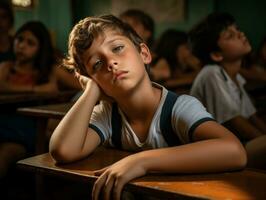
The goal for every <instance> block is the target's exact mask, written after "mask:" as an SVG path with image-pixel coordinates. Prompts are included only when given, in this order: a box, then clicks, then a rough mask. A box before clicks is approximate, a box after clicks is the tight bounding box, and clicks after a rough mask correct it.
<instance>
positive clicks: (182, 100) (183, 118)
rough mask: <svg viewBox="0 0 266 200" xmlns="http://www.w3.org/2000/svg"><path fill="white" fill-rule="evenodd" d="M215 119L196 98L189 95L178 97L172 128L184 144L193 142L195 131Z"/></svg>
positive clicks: (174, 108) (173, 113)
mask: <svg viewBox="0 0 266 200" xmlns="http://www.w3.org/2000/svg"><path fill="white" fill-rule="evenodd" d="M206 121H213V117H212V116H211V114H210V113H208V112H207V111H206V109H205V107H204V106H203V105H202V104H201V102H200V101H198V100H197V99H196V98H194V97H192V96H189V95H182V96H180V97H178V99H177V101H176V103H175V105H174V107H173V112H172V126H173V129H174V130H175V132H177V133H178V136H179V138H180V139H181V141H182V142H183V143H189V142H192V138H193V132H194V130H195V129H196V128H197V127H198V126H199V125H200V124H202V123H204V122H206Z"/></svg>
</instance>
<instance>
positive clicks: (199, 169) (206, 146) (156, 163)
mask: <svg viewBox="0 0 266 200" xmlns="http://www.w3.org/2000/svg"><path fill="white" fill-rule="evenodd" d="M133 156H138V157H139V160H140V164H141V165H143V167H144V168H145V170H146V172H154V171H157V172H166V173H208V172H219V171H226V170H234V169H240V168H243V167H244V166H245V164H246V154H245V150H244V148H243V146H242V145H241V144H240V143H239V142H234V141H231V140H228V139H211V140H205V141H200V142H196V143H191V144H187V145H181V146H178V147H171V148H162V149H156V150H149V151H143V152H140V153H138V154H135V155H133Z"/></svg>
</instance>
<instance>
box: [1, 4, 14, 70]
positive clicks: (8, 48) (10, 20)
mask: <svg viewBox="0 0 266 200" xmlns="http://www.w3.org/2000/svg"><path fill="white" fill-rule="evenodd" d="M13 24H14V14H13V9H12V6H11V4H10V3H8V2H5V1H0V44H1V45H0V63H1V62H4V61H10V60H13V58H14V56H13V49H12V47H13V37H12V35H11V29H12V27H13ZM0 67H1V66H0Z"/></svg>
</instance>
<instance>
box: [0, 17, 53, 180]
mask: <svg viewBox="0 0 266 200" xmlns="http://www.w3.org/2000/svg"><path fill="white" fill-rule="evenodd" d="M14 54H15V60H14V63H12V65H10V64H5V63H2V66H1V67H0V92H5V91H6V92H54V91H57V90H58V89H57V83H56V76H55V75H54V74H55V73H54V71H55V70H54V65H55V59H54V53H53V47H52V43H51V39H50V35H49V32H48V30H47V29H46V27H45V26H44V25H43V24H42V23H41V22H38V21H31V22H28V23H26V24H24V25H23V26H22V27H21V28H19V29H18V31H17V32H16V34H15V38H14ZM35 134H36V122H35V120H34V119H30V118H26V117H23V116H19V115H15V114H12V113H11V114H10V113H4V114H3V113H0V182H1V179H2V178H3V177H5V176H6V173H7V171H8V169H9V168H10V167H11V166H12V165H13V164H14V163H15V162H16V161H17V160H19V159H21V158H23V157H25V156H26V155H27V154H28V153H29V152H34V147H35Z"/></svg>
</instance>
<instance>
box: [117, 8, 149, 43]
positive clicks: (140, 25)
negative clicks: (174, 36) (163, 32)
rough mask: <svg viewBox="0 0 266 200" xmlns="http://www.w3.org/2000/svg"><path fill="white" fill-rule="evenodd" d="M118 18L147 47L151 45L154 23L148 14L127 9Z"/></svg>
mask: <svg viewBox="0 0 266 200" xmlns="http://www.w3.org/2000/svg"><path fill="white" fill-rule="evenodd" d="M120 18H121V19H122V20H123V21H124V22H125V23H128V24H129V25H130V26H131V27H132V28H133V29H134V30H135V31H136V32H137V33H138V34H139V36H140V37H142V38H143V40H144V41H145V42H146V43H147V44H148V45H149V46H151V45H152V43H153V37H154V21H153V19H152V18H151V17H150V16H149V15H148V14H146V13H145V12H143V11H141V10H137V9H129V10H126V11H125V12H123V13H121V14H120Z"/></svg>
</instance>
